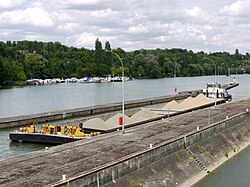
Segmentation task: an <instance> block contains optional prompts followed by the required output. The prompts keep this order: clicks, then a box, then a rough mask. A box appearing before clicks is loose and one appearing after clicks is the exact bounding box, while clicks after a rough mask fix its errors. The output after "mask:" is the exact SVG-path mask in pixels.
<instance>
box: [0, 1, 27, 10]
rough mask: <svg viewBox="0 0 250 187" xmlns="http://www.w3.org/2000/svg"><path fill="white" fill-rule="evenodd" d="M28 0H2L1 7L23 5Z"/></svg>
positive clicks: (8, 7)
mask: <svg viewBox="0 0 250 187" xmlns="http://www.w3.org/2000/svg"><path fill="white" fill-rule="evenodd" d="M25 2H26V0H3V1H0V9H11V8H16V7H19V6H21V5H23V4H24V3H25Z"/></svg>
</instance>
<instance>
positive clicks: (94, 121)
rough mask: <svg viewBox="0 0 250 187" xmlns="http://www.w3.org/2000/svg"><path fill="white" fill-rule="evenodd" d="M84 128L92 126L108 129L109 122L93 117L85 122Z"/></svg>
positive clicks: (91, 127) (93, 127)
mask: <svg viewBox="0 0 250 187" xmlns="http://www.w3.org/2000/svg"><path fill="white" fill-rule="evenodd" d="M83 127H84V128H90V129H108V126H107V124H106V123H105V122H104V121H103V120H102V119H100V118H93V119H90V120H88V121H86V122H85V123H83Z"/></svg>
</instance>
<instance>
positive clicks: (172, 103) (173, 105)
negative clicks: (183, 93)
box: [162, 100, 179, 110]
mask: <svg viewBox="0 0 250 187" xmlns="http://www.w3.org/2000/svg"><path fill="white" fill-rule="evenodd" d="M178 108H179V103H177V102H176V101H175V100H172V101H170V102H169V103H167V104H166V105H165V106H163V107H162V109H166V110H168V109H178Z"/></svg>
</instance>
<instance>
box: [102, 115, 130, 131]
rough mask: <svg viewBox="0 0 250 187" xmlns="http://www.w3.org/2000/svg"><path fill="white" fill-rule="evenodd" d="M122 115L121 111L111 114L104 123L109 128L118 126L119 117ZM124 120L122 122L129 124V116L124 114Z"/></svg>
mask: <svg viewBox="0 0 250 187" xmlns="http://www.w3.org/2000/svg"><path fill="white" fill-rule="evenodd" d="M121 116H122V114H121V113H118V114H116V115H114V116H112V117H111V118H109V119H108V120H107V121H105V123H106V124H107V125H108V127H109V128H118V127H120V125H119V118H120V117H121ZM124 118H125V121H124V124H125V125H126V124H130V123H131V121H130V118H129V117H128V116H126V115H124Z"/></svg>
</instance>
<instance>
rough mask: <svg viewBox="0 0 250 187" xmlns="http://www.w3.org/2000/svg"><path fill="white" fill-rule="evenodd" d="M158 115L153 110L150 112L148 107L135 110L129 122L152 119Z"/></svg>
mask: <svg viewBox="0 0 250 187" xmlns="http://www.w3.org/2000/svg"><path fill="white" fill-rule="evenodd" d="M157 116H158V115H157V114H156V113H154V112H151V111H150V109H146V108H144V109H142V110H140V111H138V112H136V113H135V114H134V115H132V116H131V117H130V120H131V123H136V122H140V121H145V120H148V119H152V118H155V117H157Z"/></svg>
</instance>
